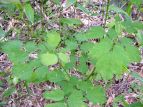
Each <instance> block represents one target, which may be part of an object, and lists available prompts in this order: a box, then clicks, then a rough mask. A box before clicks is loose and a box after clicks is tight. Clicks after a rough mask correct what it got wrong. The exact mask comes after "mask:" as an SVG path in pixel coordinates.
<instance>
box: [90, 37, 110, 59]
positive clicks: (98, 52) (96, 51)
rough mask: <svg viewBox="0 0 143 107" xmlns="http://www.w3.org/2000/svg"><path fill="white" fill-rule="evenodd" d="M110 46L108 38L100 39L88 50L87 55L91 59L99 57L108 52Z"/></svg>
mask: <svg viewBox="0 0 143 107" xmlns="http://www.w3.org/2000/svg"><path fill="white" fill-rule="evenodd" d="M111 48H112V41H111V40H109V39H105V40H102V41H101V42H100V43H96V44H95V45H94V46H93V48H92V49H91V50H90V51H89V54H88V55H89V57H90V58H92V59H94V58H95V59H99V58H100V57H102V56H103V55H104V54H106V53H108V52H109V50H110V49H111Z"/></svg>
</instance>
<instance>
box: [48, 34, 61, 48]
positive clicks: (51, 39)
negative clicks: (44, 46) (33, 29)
mask: <svg viewBox="0 0 143 107" xmlns="http://www.w3.org/2000/svg"><path fill="white" fill-rule="evenodd" d="M60 41H61V37H60V34H59V33H57V32H55V31H52V32H47V43H48V47H49V48H50V49H55V48H56V47H57V46H58V44H59V43H60Z"/></svg>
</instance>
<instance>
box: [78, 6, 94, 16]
mask: <svg viewBox="0 0 143 107" xmlns="http://www.w3.org/2000/svg"><path fill="white" fill-rule="evenodd" d="M77 5H78V6H77V8H78V9H80V10H81V11H83V12H84V13H86V14H88V15H92V12H91V11H89V10H88V9H87V8H85V7H84V6H83V5H80V4H77Z"/></svg>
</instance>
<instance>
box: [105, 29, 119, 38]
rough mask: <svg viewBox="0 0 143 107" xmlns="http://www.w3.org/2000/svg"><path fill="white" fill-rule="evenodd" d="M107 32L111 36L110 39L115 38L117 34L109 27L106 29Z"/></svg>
mask: <svg viewBox="0 0 143 107" xmlns="http://www.w3.org/2000/svg"><path fill="white" fill-rule="evenodd" d="M107 34H108V36H109V38H111V39H115V38H117V36H118V34H117V32H116V31H115V29H113V28H110V29H109V30H108V32H107Z"/></svg>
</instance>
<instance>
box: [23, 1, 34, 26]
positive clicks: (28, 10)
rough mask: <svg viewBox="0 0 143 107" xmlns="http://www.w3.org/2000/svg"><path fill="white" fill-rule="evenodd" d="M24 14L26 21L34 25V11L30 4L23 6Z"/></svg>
mask: <svg viewBox="0 0 143 107" xmlns="http://www.w3.org/2000/svg"><path fill="white" fill-rule="evenodd" d="M24 12H25V14H26V16H27V18H28V20H29V21H30V22H31V23H32V24H33V23H34V10H33V8H32V7H31V5H30V4H25V5H24Z"/></svg>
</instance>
